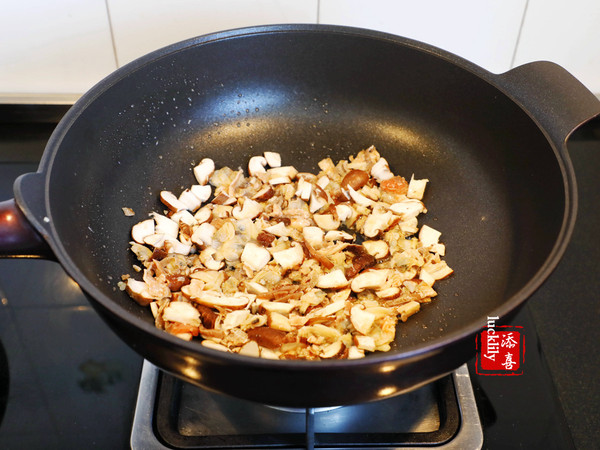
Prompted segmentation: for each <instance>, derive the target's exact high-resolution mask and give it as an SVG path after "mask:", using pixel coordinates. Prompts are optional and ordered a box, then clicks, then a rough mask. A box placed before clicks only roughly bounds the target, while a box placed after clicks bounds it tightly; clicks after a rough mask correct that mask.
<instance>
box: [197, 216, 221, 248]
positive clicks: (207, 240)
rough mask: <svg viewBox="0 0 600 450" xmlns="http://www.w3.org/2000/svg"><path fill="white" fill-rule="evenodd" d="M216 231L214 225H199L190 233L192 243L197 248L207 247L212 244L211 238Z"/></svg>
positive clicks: (205, 223) (206, 223)
mask: <svg viewBox="0 0 600 450" xmlns="http://www.w3.org/2000/svg"><path fill="white" fill-rule="evenodd" d="M216 231H217V229H216V228H215V226H214V225H212V224H211V223H208V222H204V223H201V224H200V225H198V226H197V227H195V228H194V232H193V233H192V242H193V243H194V244H196V245H198V246H199V247H204V246H208V245H210V244H211V243H212V240H213V236H214V235H215V233H216Z"/></svg>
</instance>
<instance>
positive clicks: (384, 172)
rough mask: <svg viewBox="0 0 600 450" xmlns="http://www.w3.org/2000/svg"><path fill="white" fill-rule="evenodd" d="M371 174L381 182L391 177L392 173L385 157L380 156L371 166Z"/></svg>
mask: <svg viewBox="0 0 600 450" xmlns="http://www.w3.org/2000/svg"><path fill="white" fill-rule="evenodd" d="M371 176H372V177H373V178H375V179H376V180H377V181H378V182H379V183H381V182H382V181H385V180H389V179H390V178H393V177H394V174H393V173H392V172H391V171H390V166H389V164H388V162H387V161H386V159H385V158H380V159H379V161H377V162H376V163H375V164H374V165H373V167H371Z"/></svg>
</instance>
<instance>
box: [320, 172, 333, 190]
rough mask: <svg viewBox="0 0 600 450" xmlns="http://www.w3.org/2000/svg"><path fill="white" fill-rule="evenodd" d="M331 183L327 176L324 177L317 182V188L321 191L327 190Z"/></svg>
mask: <svg viewBox="0 0 600 450" xmlns="http://www.w3.org/2000/svg"><path fill="white" fill-rule="evenodd" d="M329 182H330V180H329V177H328V176H327V175H323V176H322V177H320V178H319V179H318V180H317V186H319V187H320V188H321V189H325V188H326V187H327V185H328V184H329Z"/></svg>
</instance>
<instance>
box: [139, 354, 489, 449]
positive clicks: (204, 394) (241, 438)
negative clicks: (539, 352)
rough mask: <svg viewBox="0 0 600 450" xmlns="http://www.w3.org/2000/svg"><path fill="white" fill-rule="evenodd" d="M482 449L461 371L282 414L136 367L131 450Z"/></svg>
mask: <svg viewBox="0 0 600 450" xmlns="http://www.w3.org/2000/svg"><path fill="white" fill-rule="evenodd" d="M482 443H483V431H482V428H481V423H480V421H479V415H478V413H477V406H476V403H475V397H474V395H473V389H472V387H471V383H470V380H469V371H468V369H467V366H466V365H464V366H462V367H461V368H459V369H458V370H456V371H455V372H454V373H453V374H452V375H449V376H447V377H444V378H442V379H441V380H438V381H436V382H434V383H431V384H428V385H425V386H423V387H421V388H419V389H417V390H415V391H412V392H410V393H408V394H405V395H401V396H396V397H392V398H389V399H386V400H381V401H377V402H371V403H364V404H359V405H350V406H342V407H338V408H320V409H306V410H289V409H281V408H277V407H272V406H267V405H261V404H257V403H253V402H249V401H244V400H239V399H235V398H231V397H228V396H225V395H221V394H216V393H211V392H208V391H206V390H203V389H201V388H198V387H196V386H192V385H190V384H188V383H183V382H181V381H179V380H177V379H175V378H173V377H172V376H170V375H166V374H164V373H163V372H161V371H160V370H159V369H157V368H156V367H155V366H153V365H152V364H150V363H148V362H144V367H143V371H142V379H141V382H140V389H139V395H138V403H137V407H136V415H135V419H134V426H133V431H132V438H131V444H132V448H133V449H147V448H186V449H202V448H234V447H235V448H237V447H243V448H278V447H284V448H290V449H291V448H294V449H298V448H330V449H333V448H338V449H343V448H349V447H352V448H357V449H360V448H372V447H373V446H376V447H377V448H382V449H391V448H403V449H404V448H416V447H417V446H428V447H433V448H444V449H450V448H456V449H478V448H481V446H482Z"/></svg>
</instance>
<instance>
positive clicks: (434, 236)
mask: <svg viewBox="0 0 600 450" xmlns="http://www.w3.org/2000/svg"><path fill="white" fill-rule="evenodd" d="M441 235H442V233H440V232H439V231H437V230H436V229H434V228H431V227H430V226H428V225H423V226H422V227H421V231H419V241H420V242H421V245H423V247H429V246H431V245H435V244H437V243H438V242H439V239H440V236H441Z"/></svg>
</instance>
